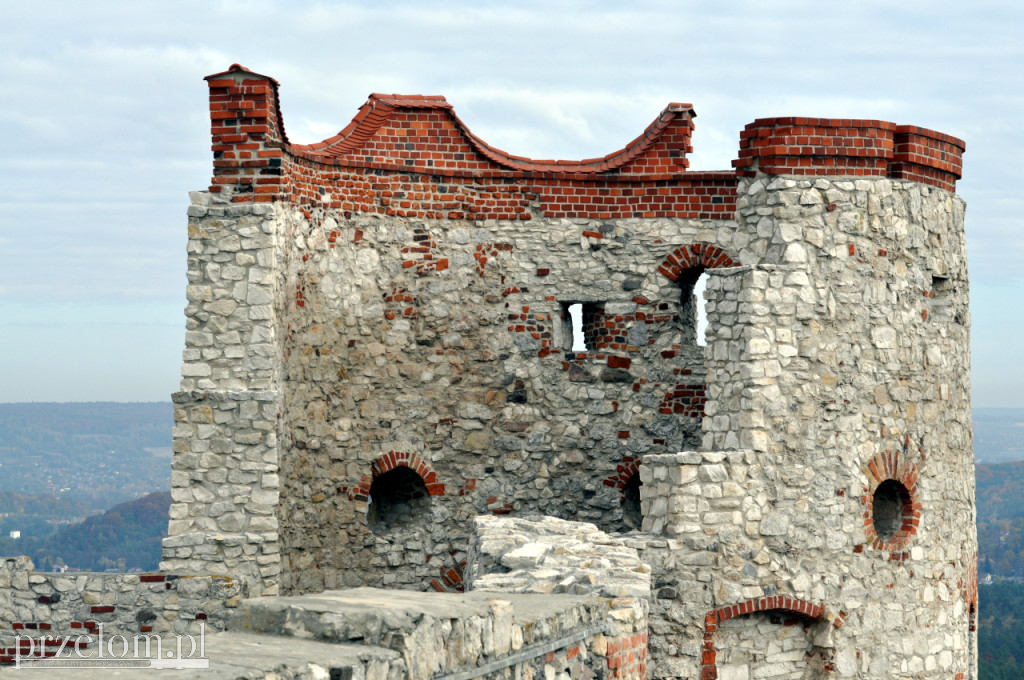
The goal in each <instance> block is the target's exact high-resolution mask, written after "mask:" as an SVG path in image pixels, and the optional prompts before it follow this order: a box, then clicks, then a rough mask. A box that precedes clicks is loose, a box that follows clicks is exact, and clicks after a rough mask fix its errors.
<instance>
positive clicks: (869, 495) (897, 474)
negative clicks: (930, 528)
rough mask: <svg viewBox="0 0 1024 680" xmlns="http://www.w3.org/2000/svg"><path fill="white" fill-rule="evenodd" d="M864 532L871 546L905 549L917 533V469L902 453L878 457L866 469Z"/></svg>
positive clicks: (918, 520)
mask: <svg viewBox="0 0 1024 680" xmlns="http://www.w3.org/2000/svg"><path fill="white" fill-rule="evenodd" d="M864 472H865V474H866V475H867V478H868V486H867V487H865V489H864V491H865V495H864V496H863V498H862V500H863V502H864V531H865V533H866V534H867V538H868V541H869V542H870V543H871V545H872V547H874V548H878V549H879V550H890V551H899V550H903V548H905V547H906V546H907V545H908V544H909V543H910V539H911V538H913V536H914V534H916V533H917V527H918V524H919V523H920V521H921V504H920V502H919V501H918V498H917V466H915V465H914V464H913V463H912V462H911V461H909V460H908V459H907V458H906V456H904V455H903V454H902V453H900V452H899V451H883V452H882V453H879V454H876V455H875V456H874V457H873V458H872V459H871V460H869V461H868V464H867V465H866V466H865V467H864Z"/></svg>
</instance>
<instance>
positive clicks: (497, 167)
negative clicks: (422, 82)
mask: <svg viewBox="0 0 1024 680" xmlns="http://www.w3.org/2000/svg"><path fill="white" fill-rule="evenodd" d="M207 80H208V81H209V86H210V112H211V121H212V135H213V147H212V149H213V152H214V163H213V165H214V176H213V181H212V184H211V186H210V187H209V191H206V192H196V193H194V194H193V195H192V206H191V207H190V208H189V246H188V248H189V259H188V278H189V282H188V300H189V304H188V307H187V309H186V314H187V333H186V348H185V351H184V366H183V370H182V375H183V379H182V385H181V392H180V393H178V394H176V395H175V397H174V400H175V403H176V412H175V420H176V426H175V432H174V433H175V449H174V450H175V455H174V461H173V466H174V471H173V479H172V484H173V490H172V493H173V495H174V504H173V505H172V506H171V521H170V526H169V538H168V539H166V540H165V543H164V562H163V564H162V570H164V571H168V572H180V573H198V572H202V573H206V572H212V573H227V574H232V575H237V576H239V577H241V579H242V580H243V581H244V582H245V584H246V585H247V587H248V592H249V594H251V595H261V594H264V595H271V594H277V593H301V592H315V591H318V590H322V589H324V588H337V587H346V586H357V585H374V586H384V587H394V588H402V589H435V590H448V591H458V590H461V589H462V586H463V577H464V569H463V567H464V566H465V563H466V556H467V549H468V543H467V541H468V537H469V534H470V531H471V528H472V527H471V525H472V518H473V517H474V516H475V515H479V514H485V513H487V514H490V513H493V514H511V515H520V516H527V515H552V516H556V517H561V518H565V519H573V520H580V521H586V522H592V523H594V524H596V525H598V526H599V527H600V528H602V529H605V530H607V531H613V532H622V533H623V536H624V537H623V540H624V541H625V542H626V543H628V544H629V545H632V546H634V547H636V548H638V549H639V550H640V551H641V554H642V555H643V557H644V558H645V559H646V560H647V561H648V562H649V563H650V564H651V565H652V567H653V569H654V575H655V581H656V586H657V589H656V597H655V598H653V599H652V601H651V603H650V607H651V624H650V625H651V629H650V636H651V637H650V649H651V655H652V660H651V667H652V669H653V670H652V672H651V674H652V676H653V677H680V678H689V677H701V678H715V677H719V678H733V679H738V678H783V677H785V678H794V677H796V678H798V677H830V676H831V675H836V676H838V677H859V678H920V677H942V678H949V677H955V678H961V679H962V678H973V677H975V674H976V673H975V667H976V661H975V649H976V634H975V632H974V627H975V618H976V615H977V612H976V607H977V585H976V582H977V580H976V567H975V561H976V552H977V548H976V535H975V515H974V476H973V455H972V434H971V420H970V380H969V326H970V317H969V312H968V307H967V300H968V279H967V260H966V249H965V243H964V223H963V218H964V204H963V202H962V201H961V199H960V198H959V197H958V196H957V195H956V194H955V193H954V191H955V183H956V180H957V179H958V178H959V177H960V167H961V165H960V162H961V155H962V152H963V149H964V143H963V142H962V141H960V140H958V139H956V138H954V137H950V136H948V135H944V134H941V133H938V132H934V131H931V130H927V129H923V128H918V127H914V126H905V125H895V124H892V123H888V122H884V121H873V120H847V119H841V120H840V119H817V118H770V119H761V120H757V121H755V122H754V123H751V124H750V125H748V126H747V127H746V129H745V130H744V131H743V132H742V133H741V135H740V149H739V154H738V156H739V158H738V159H737V160H736V161H734V162H733V165H734V168H733V169H732V170H728V171H716V172H694V171H690V170H689V169H688V161H687V158H686V155H687V153H688V152H690V151H692V148H691V146H690V136H691V133H692V131H693V125H694V118H695V115H696V114H695V113H694V111H693V108H692V107H691V106H690V105H689V104H670V105H669V106H668V107H666V108H665V109H664V111H662V112H661V114H659V116H658V117H657V119H656V120H655V121H654V122H653V123H651V125H650V126H649V127H648V128H647V129H646V130H645V131H644V132H643V134H641V135H640V136H639V137H637V138H636V139H635V140H633V141H632V142H630V143H629V144H627V145H626V146H625V147H623V148H622V149H621V150H619V151H616V152H614V153H611V154H609V155H607V156H604V157H602V158H594V159H588V160H583V161H540V160H532V159H527V158H522V157H518V156H513V155H510V154H508V153H506V152H504V151H501V150H498V149H496V148H494V147H492V146H489V145H488V144H487V143H485V142H484V141H482V140H481V139H480V138H478V137H476V136H475V135H474V134H472V133H471V132H470V131H469V129H468V128H467V126H466V125H465V124H464V123H463V122H462V121H461V120H460V119H459V118H458V117H457V116H456V115H455V113H454V111H453V109H452V107H451V105H450V104H449V103H448V102H447V101H446V100H445V99H444V98H443V97H425V96H419V95H416V96H404V95H383V94H373V95H371V96H370V97H369V99H368V100H367V102H366V103H365V104H364V105H363V106H362V107H361V108H360V109H359V111H358V113H357V115H356V116H355V118H354V119H353V121H352V122H351V123H350V124H349V125H348V126H347V127H345V128H344V129H343V130H342V131H341V132H340V133H338V135H336V136H334V137H332V138H330V139H327V140H325V141H323V142H321V143H318V144H311V145H299V144H293V143H291V142H290V141H289V140H288V138H287V135H286V134H285V129H284V125H283V123H282V117H281V112H280V108H279V103H278V96H277V95H278V84H277V83H276V81H274V80H273V79H271V78H268V77H266V76H262V75H259V74H256V73H252V72H250V71H248V70H247V69H244V68H243V67H240V66H237V65H235V66H232V67H231V69H229V70H228V71H226V72H224V73H220V74H216V75H213V76H210V77H209V78H208V79H207ZM702 279H703V280H704V281H706V292H705V293H704V297H705V298H706V300H707V323H708V328H707V331H706V334H705V337H706V344H704V343H701V342H699V338H698V335H699V334H698V331H697V323H696V312H695V310H696V307H697V300H696V297H695V294H694V288H695V286H697V285H698V284H699V282H700V281H701V280H702ZM574 335H575V336H576V338H577V339H576V340H575V341H574ZM580 338H581V339H582V342H581V341H580Z"/></svg>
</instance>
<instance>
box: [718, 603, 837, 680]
mask: <svg viewBox="0 0 1024 680" xmlns="http://www.w3.org/2000/svg"><path fill="white" fill-rule="evenodd" d="M757 612H778V613H780V614H786V615H789V616H793V617H796V618H798V619H803V620H804V621H807V622H808V623H817V622H818V621H821V620H822V619H824V618H825V616H826V612H825V605H824V604H814V603H813V602H808V601H807V600H801V599H799V598H796V597H789V596H786V595H775V596H772V597H756V598H753V599H751V600H747V601H745V602H740V603H738V604H731V605H727V606H725V607H720V608H718V609H712V610H711V611H709V612H708V613H707V614H706V615H705V616H704V645H703V648H702V651H701V674H700V677H701V678H702V679H703V678H707V679H713V678H717V677H718V661H717V654H718V653H717V650H716V649H715V633H716V632H717V631H718V625H719V624H720V623H724V622H726V621H728V620H729V619H732V618H735V617H737V616H743V615H745V614H754V613H757ZM843 622H844V615H843V614H842V613H840V614H839V615H838V616H836V617H834V618H833V620H832V625H833V626H835V627H836V628H841V627H842V625H843Z"/></svg>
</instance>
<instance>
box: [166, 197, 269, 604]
mask: <svg viewBox="0 0 1024 680" xmlns="http://www.w3.org/2000/svg"><path fill="white" fill-rule="evenodd" d="M192 200H193V203H192V205H191V207H190V208H189V242H188V263H189V270H188V280H189V285H188V288H187V291H186V292H187V296H188V306H187V307H186V308H185V315H186V332H185V343H186V348H185V351H184V352H183V364H182V380H181V392H178V393H177V394H175V395H174V396H173V401H174V422H175V425H174V456H173V459H172V463H171V467H172V471H171V497H172V504H171V508H170V523H169V526H168V534H169V537H168V538H167V539H166V540H165V541H164V545H163V561H162V562H161V565H160V568H161V571H165V572H168V573H175V574H195V573H218V574H224V575H231V576H232V577H235V578H239V579H241V580H242V581H244V582H245V584H246V587H247V589H248V592H249V593H250V594H253V595H257V594H260V593H263V594H267V595H272V594H275V593H276V592H278V587H279V573H280V551H279V547H278V546H279V543H278V518H277V515H276V511H277V508H278V494H279V487H280V482H279V475H278V472H279V460H278V456H279V449H278V441H277V438H278V432H279V427H278V419H279V418H280V413H281V405H280V401H281V400H280V386H279V380H280V358H279V352H280V346H279V340H278V337H279V335H280V334H281V332H282V330H281V328H280V324H279V322H278V313H277V311H276V309H275V303H274V301H275V299H277V298H279V297H280V292H279V288H280V285H279V284H278V283H277V279H278V278H279V275H278V274H277V272H276V262H277V259H276V258H277V247H276V238H277V233H276V231H275V220H274V218H273V215H274V210H273V209H272V207H271V206H263V205H259V206H245V207H241V206H232V205H227V204H223V203H221V204H216V203H213V202H211V201H210V199H209V196H208V195H207V194H204V193H200V192H194V193H193V194H192Z"/></svg>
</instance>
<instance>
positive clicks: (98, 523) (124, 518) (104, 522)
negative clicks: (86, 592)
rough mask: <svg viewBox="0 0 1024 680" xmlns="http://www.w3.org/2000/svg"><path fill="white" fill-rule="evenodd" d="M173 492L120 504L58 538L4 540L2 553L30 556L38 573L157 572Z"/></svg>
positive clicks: (0, 540)
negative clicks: (66, 568) (63, 568)
mask: <svg viewBox="0 0 1024 680" xmlns="http://www.w3.org/2000/svg"><path fill="white" fill-rule="evenodd" d="M170 505H171V494H170V493H169V492H166V491H164V492H160V493H152V494H149V495H147V496H143V497H142V498H139V499H137V500H134V501H129V502H127V503H121V504H120V505H116V506H114V507H113V508H111V509H110V510H108V511H106V512H105V513H103V514H101V515H94V516H92V517H89V518H88V519H86V520H85V521H84V522H82V523H80V524H72V525H69V526H66V527H64V528H62V529H60V530H59V531H57V533H56V534H55V535H52V536H45V537H42V538H28V539H19V540H17V541H14V540H12V539H10V538H8V537H4V538H0V555H12V554H13V555H17V554H22V555H28V556H29V557H31V558H32V562H33V563H34V564H35V567H36V570H37V571H53V569H54V568H55V567H57V566H60V565H65V564H66V565H71V566H74V567H76V568H78V569H81V570H82V571H105V570H107V569H117V570H118V571H126V570H128V569H132V568H136V569H141V570H143V571H155V570H156V569H157V567H158V565H159V562H160V540H161V539H162V538H163V537H164V535H165V534H166V533H167V510H168V508H169V507H170Z"/></svg>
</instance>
